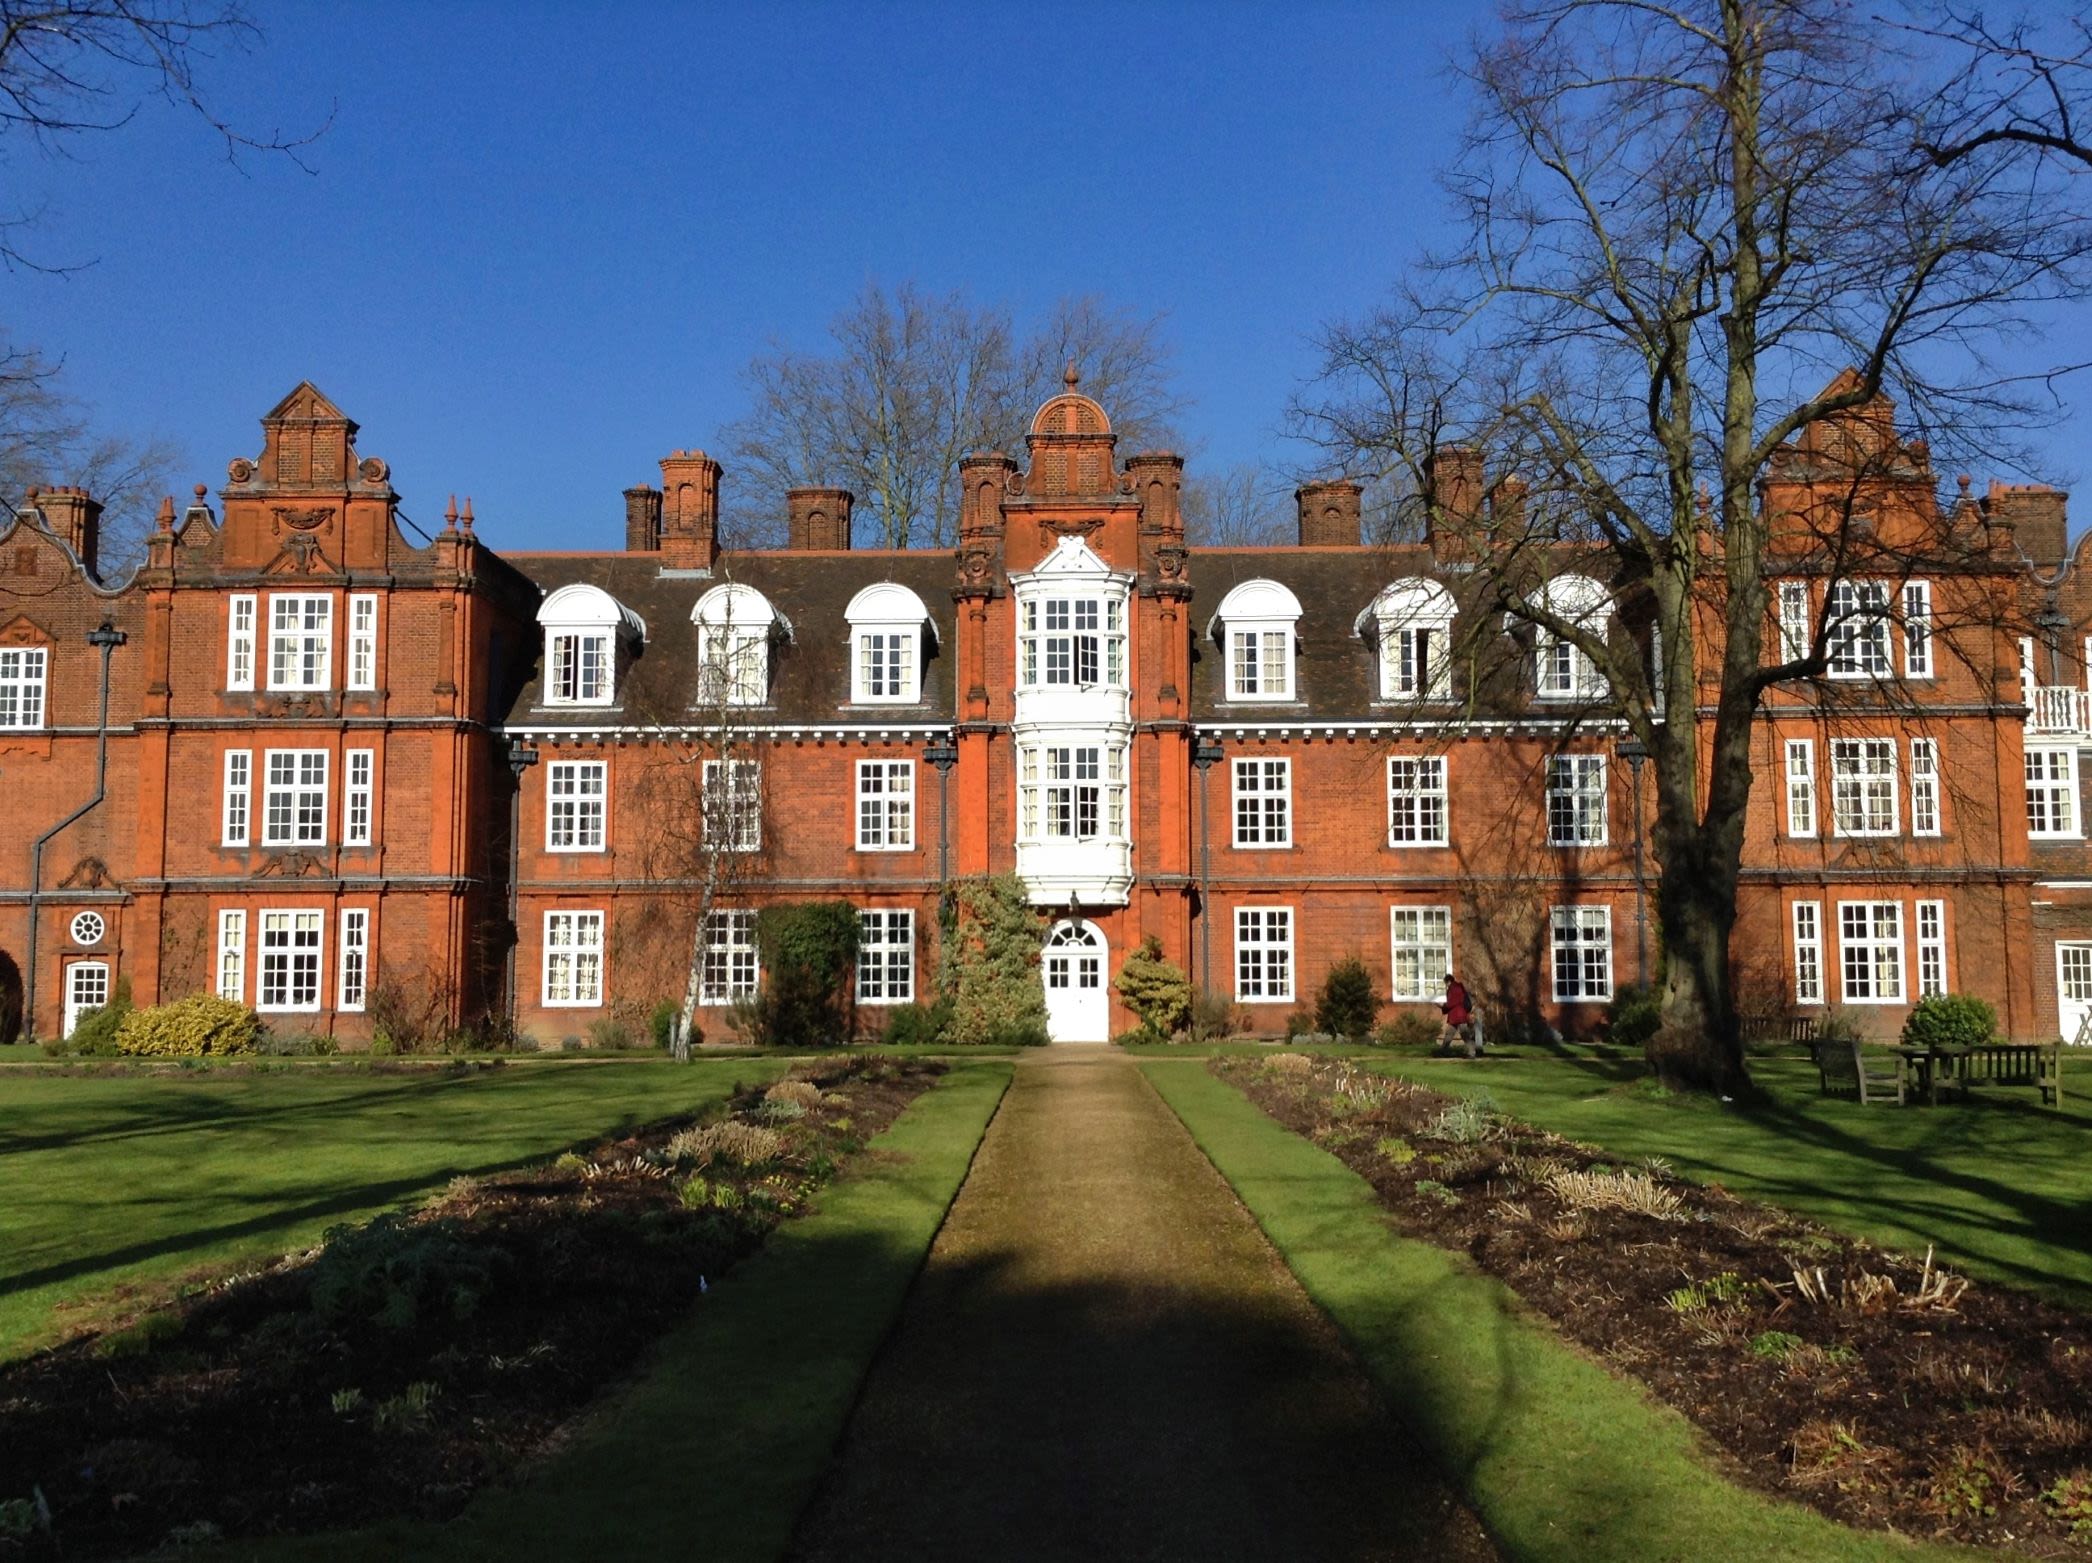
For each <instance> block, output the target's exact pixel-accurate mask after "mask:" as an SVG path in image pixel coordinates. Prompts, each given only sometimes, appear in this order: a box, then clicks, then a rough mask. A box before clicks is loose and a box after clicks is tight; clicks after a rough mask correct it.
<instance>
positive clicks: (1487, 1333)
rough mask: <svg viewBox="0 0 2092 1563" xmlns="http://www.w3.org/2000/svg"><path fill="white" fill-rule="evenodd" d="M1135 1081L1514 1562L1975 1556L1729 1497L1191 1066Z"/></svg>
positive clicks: (1555, 1340) (1657, 1423) (1478, 1281)
mask: <svg viewBox="0 0 2092 1563" xmlns="http://www.w3.org/2000/svg"><path fill="white" fill-rule="evenodd" d="M1142 1067H1143V1068H1144V1070H1145V1071H1146V1073H1147V1075H1148V1078H1149V1079H1150V1080H1151V1081H1153V1082H1154V1084H1155V1087H1156V1089H1157V1090H1158V1091H1159V1092H1160V1093H1161V1094H1162V1097H1163V1099H1164V1100H1165V1101H1167V1102H1168V1103H1169V1105H1170V1106H1171V1107H1172V1108H1174V1109H1175V1110H1176V1112H1177V1114H1178V1116H1179V1117H1181V1118H1182V1119H1183V1120H1184V1123H1185V1126H1186V1127H1187V1128H1189V1129H1190V1131H1191V1134H1192V1138H1193V1139H1195V1140H1197V1142H1198V1144H1199V1148H1200V1149H1201V1150H1203V1151H1204V1152H1205V1153H1206V1155H1207V1156H1208V1157H1209V1158H1210V1159H1211V1160H1212V1162H1213V1165H1214V1166H1215V1167H1217V1168H1218V1169H1219V1170H1220V1172H1221V1175H1222V1176H1223V1177H1225V1178H1226V1179H1227V1180H1228V1182H1229V1183H1230V1184H1231V1185H1232V1186H1233V1187H1234V1189H1235V1192H1236V1194H1237V1195H1239V1196H1240V1198H1241V1200H1242V1202H1243V1204H1244V1205H1246V1206H1248V1208H1249V1210H1250V1213H1251V1214H1252V1215H1254V1216H1255V1217H1256V1218H1257V1221H1258V1223H1259V1224H1260V1225H1261V1226H1262V1227H1263V1228H1264V1231H1265V1232H1266V1234H1268V1235H1269V1237H1270V1238H1271V1241H1272V1244H1273V1246H1275V1247H1276V1248H1277V1249H1278V1251H1279V1252H1280V1253H1281V1254H1282V1255H1283V1256H1284V1257H1285V1259H1286V1262H1287V1264H1289V1265H1290V1266H1291V1267H1292V1269H1293V1272H1294V1274H1295V1275H1297V1276H1298V1277H1299V1278H1300V1281H1301V1284H1302V1285H1303V1286H1304V1287H1306V1289H1307V1291H1308V1294H1309V1295H1310V1296H1312V1297H1313V1298H1314V1299H1315V1301H1316V1302H1317V1303H1319V1304H1320V1305H1321V1306H1322V1308H1323V1310H1324V1311H1325V1312H1327V1313H1328V1314H1329V1316H1330V1317H1331V1318H1332V1319H1334V1320H1335V1321H1336V1323H1337V1325H1338V1327H1339V1328H1340V1329H1342V1330H1343V1331H1344V1333H1345V1334H1346V1335H1347V1336H1348V1337H1349V1338H1350V1340H1351V1342H1352V1344H1353V1346H1354V1347H1355V1348H1356V1349H1357V1351H1358V1353H1359V1356H1360V1358H1361V1360H1362V1361H1364V1363H1365V1364H1366V1367H1367V1369H1368V1370H1369V1371H1370V1372H1371V1373H1372V1374H1373V1376H1374V1377H1375V1378H1376V1379H1378V1380H1379V1381H1380V1383H1381V1385H1382V1386H1383V1387H1384V1388H1385V1389H1386V1391H1387V1393H1388V1395H1389V1398H1390V1399H1391V1401H1392V1402H1393V1403H1394V1405H1395V1406H1396V1407H1397V1408H1398V1410H1399V1411H1400V1414H1401V1415H1402V1416H1403V1418H1404V1419H1405V1420H1406V1421H1408V1422H1409V1423H1410V1425H1411V1426H1412V1427H1413V1428H1414V1429H1415V1430H1416V1431H1417V1433H1418V1434H1419V1435H1420V1436H1421V1438H1422V1441H1423V1442H1424V1444H1425V1445H1426V1446H1427V1447H1429V1448H1431V1449H1432V1450H1433V1451H1434V1452H1435V1453H1436V1454H1437V1456H1438V1458H1439V1460H1440V1461H1441V1462H1442V1463H1443V1464H1444V1466H1445V1469H1446V1471H1447V1473H1448V1474H1449V1475H1450V1476H1451V1477H1452V1478H1453V1479H1454V1480H1455V1481H1457V1482H1458V1483H1459V1484H1460V1485H1461V1486H1462V1488H1464V1489H1465V1491H1466V1493H1467V1495H1468V1497H1469V1499H1470V1501H1471V1502H1472V1503H1473V1504H1474V1506H1475V1509H1476V1512H1477V1513H1479V1514H1480V1515H1481V1517H1482V1519H1483V1521H1484V1522H1485V1523H1486V1524H1487V1525H1488V1526H1489V1529H1490V1532H1491V1534H1492V1535H1493V1536H1494V1537H1495V1538H1496V1539H1497V1541H1498V1543H1499V1545H1500V1546H1501V1547H1502V1548H1503V1551H1504V1555H1505V1556H1506V1557H1507V1558H1513V1559H1517V1560H1520V1563H1675V1560H1677V1559H1683V1558H1752V1559H1760V1560H1764V1563H1773V1560H1779V1559H1796V1560H1799V1559H1809V1560H1813V1563H1889V1560H1915V1559H1920V1558H1923V1559H1945V1558H1950V1557H1957V1558H1958V1557H1975V1556H1981V1555H1984V1554H1977V1553H1972V1552H1967V1551H1963V1550H1961V1549H1952V1548H1943V1547H1926V1546H1923V1545H1920V1544H1918V1543H1914V1542H1910V1541H1905V1540H1902V1539H1899V1538H1896V1537H1893V1536H1887V1535H1881V1534H1872V1533H1864V1532H1859V1531H1852V1530H1846V1529H1844V1528H1842V1527H1840V1526H1838V1525H1836V1524H1834V1523H1832V1522H1831V1521H1830V1520H1827V1519H1825V1518H1823V1517H1822V1516H1820V1515H1817V1514H1814V1513H1812V1512H1810V1511H1808V1510H1806V1509H1803V1508H1801V1507H1799V1506H1797V1505H1794V1504H1790V1503H1785V1502H1781V1501H1779V1500H1778V1499H1774V1498H1769V1497H1767V1496H1765V1495H1764V1494H1761V1493H1758V1492H1754V1491H1751V1490H1749V1489H1747V1488H1744V1487H1742V1486H1739V1485H1737V1484H1735V1483H1733V1482H1731V1481H1729V1480H1728V1479H1726V1478H1725V1477H1724V1476H1722V1475H1721V1474H1720V1473H1719V1471H1718V1469H1717V1464H1716V1458H1715V1457H1714V1456H1712V1455H1711V1454H1710V1453H1709V1452H1708V1450H1707V1445H1706V1441H1705V1439H1704V1438H1703V1437H1702V1436H1701V1435H1700V1434H1699V1432H1698V1431H1697V1430H1696V1429H1695V1428H1694V1427H1693V1426H1692V1425H1691V1424H1690V1423H1688V1422H1687V1421H1686V1420H1685V1419H1684V1418H1683V1417H1681V1416H1679V1415H1678V1414H1677V1413H1676V1412H1674V1411H1670V1410H1668V1409H1666V1408H1664V1407H1662V1406H1659V1405H1657V1404H1655V1403H1654V1402H1653V1401H1651V1400H1650V1399H1649V1398H1648V1397H1647V1396H1646V1395H1645V1394H1644V1393H1643V1392H1642V1391H1641V1390H1640V1389H1639V1388H1638V1387H1637V1386H1635V1385H1632V1384H1630V1383H1628V1382H1626V1381H1624V1380H1621V1379H1618V1378H1615V1377H1613V1376H1612V1375H1611V1374H1609V1373H1608V1372H1606V1370H1605V1369H1604V1368H1602V1367H1600V1366H1598V1365H1597V1364H1596V1363H1594V1362H1592V1361H1591V1360H1590V1359H1589V1358H1587V1357H1585V1356H1583V1355H1582V1354H1581V1353H1579V1352H1577V1351H1576V1350H1574V1349H1572V1348H1571V1347H1569V1346H1568V1345H1566V1344H1564V1342H1563V1341H1562V1339H1561V1337H1560V1336H1558V1335H1556V1334H1555V1332H1554V1331H1553V1330H1552V1329H1551V1328H1549V1327H1548V1326H1547V1325H1546V1324H1545V1323H1544V1322H1543V1321H1540V1320H1537V1319H1535V1318H1534V1317H1533V1316H1532V1315H1531V1314H1530V1313H1529V1312H1528V1311H1527V1310H1526V1309H1524V1308H1523V1307H1522V1306H1521V1305H1520V1304H1519V1302H1518V1300H1517V1299H1516V1298H1515V1297H1514V1296H1513V1295H1512V1294H1511V1292H1510V1291H1509V1289H1508V1288H1506V1287H1505V1286H1503V1285H1502V1284H1501V1283H1500V1282H1498V1281H1496V1280H1495V1279H1493V1278H1491V1277H1489V1276H1486V1275H1483V1274H1481V1273H1479V1272H1478V1271H1477V1270H1476V1269H1475V1268H1474V1267H1473V1265H1472V1264H1471V1263H1469V1262H1468V1259H1467V1257H1466V1255H1464V1254H1454V1253H1448V1252H1446V1251H1445V1250H1443V1249H1439V1248H1435V1247H1432V1246H1431V1245H1429V1244H1427V1243H1422V1242H1418V1241H1415V1240H1413V1239H1408V1238H1404V1237H1401V1236H1398V1235H1397V1234H1396V1233H1395V1232H1394V1231H1393V1230H1392V1229H1391V1227H1390V1226H1389V1223H1388V1221H1387V1217H1386V1213H1385V1212H1384V1210H1383V1209H1382V1208H1381V1206H1380V1203H1379V1200H1378V1199H1377V1198H1376V1197H1375V1195H1374V1193H1373V1191H1372V1189H1371V1188H1370V1187H1369V1186H1368V1185H1367V1184H1366V1183H1365V1181H1364V1180H1363V1179H1361V1178H1360V1177H1358V1175H1357V1174H1356V1173H1354V1172H1352V1171H1351V1170H1350V1169H1349V1168H1348V1167H1346V1166H1345V1165H1344V1164H1343V1163H1342V1162H1340V1161H1338V1160H1337V1159H1336V1158H1335V1157H1334V1156H1331V1155H1329V1154H1328V1153H1327V1152H1326V1151H1323V1150H1322V1149H1320V1148H1319V1147H1317V1146H1315V1145H1313V1144H1312V1143H1310V1142H1309V1141H1307V1140H1305V1139H1302V1138H1301V1137H1300V1136H1298V1135H1295V1134H1293V1133H1291V1132H1289V1131H1288V1130H1286V1129H1283V1128H1281V1127H1280V1126H1279V1125H1278V1124H1277V1123H1275V1122H1273V1121H1272V1120H1271V1119H1270V1118H1268V1117H1266V1116H1265V1115H1264V1113H1263V1112H1262V1111H1261V1110H1260V1109H1258V1108H1257V1107H1256V1106H1254V1105H1253V1104H1251V1103H1250V1102H1249V1100H1248V1099H1247V1098H1245V1097H1243V1096H1242V1095H1241V1094H1240V1093H1239V1092H1237V1091H1236V1090H1235V1089H1234V1088H1233V1087H1232V1086H1230V1085H1228V1084H1226V1083H1225V1082H1223V1081H1221V1080H1219V1079H1216V1078H1215V1077H1214V1076H1213V1075H1211V1074H1209V1073H1208V1072H1207V1071H1206V1068H1205V1066H1204V1064H1203V1062H1201V1061H1197V1060H1193V1059H1185V1060H1182V1061H1167V1060H1162V1059H1150V1060H1145V1061H1144V1062H1143V1065H1142Z"/></svg>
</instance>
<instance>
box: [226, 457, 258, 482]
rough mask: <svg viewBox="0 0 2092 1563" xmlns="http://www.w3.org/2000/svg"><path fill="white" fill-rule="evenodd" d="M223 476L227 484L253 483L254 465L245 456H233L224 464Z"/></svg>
mask: <svg viewBox="0 0 2092 1563" xmlns="http://www.w3.org/2000/svg"><path fill="white" fill-rule="evenodd" d="M225 476H226V479H227V481H229V482H233V483H252V482H253V481H254V463H253V462H251V461H249V460H248V459H247V458H246V457H245V456H235V457H233V459H232V460H231V461H228V462H227V463H226V464H225Z"/></svg>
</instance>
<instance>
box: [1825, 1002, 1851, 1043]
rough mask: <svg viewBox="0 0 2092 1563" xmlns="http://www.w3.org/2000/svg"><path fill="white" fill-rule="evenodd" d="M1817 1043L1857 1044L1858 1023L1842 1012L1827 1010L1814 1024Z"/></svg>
mask: <svg viewBox="0 0 2092 1563" xmlns="http://www.w3.org/2000/svg"><path fill="white" fill-rule="evenodd" d="M1816 1040H1817V1041H1818V1042H1857V1041H1859V1040H1860V1028H1859V1024H1858V1022H1856V1021H1855V1020H1853V1018H1852V1017H1851V1016H1850V1015H1848V1014H1846V1013H1845V1012H1844V1011H1843V1010H1839V1009H1829V1010H1825V1011H1824V1012H1823V1017H1822V1018H1821V1019H1820V1020H1818V1021H1817V1022H1816Z"/></svg>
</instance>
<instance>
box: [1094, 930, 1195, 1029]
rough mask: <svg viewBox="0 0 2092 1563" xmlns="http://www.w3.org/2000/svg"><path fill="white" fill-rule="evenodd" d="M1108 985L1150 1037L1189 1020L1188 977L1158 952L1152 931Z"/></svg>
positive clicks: (1189, 990)
mask: <svg viewBox="0 0 2092 1563" xmlns="http://www.w3.org/2000/svg"><path fill="white" fill-rule="evenodd" d="M1111 985H1112V986H1113V987H1114V988H1116V989H1117V990H1118V993H1119V997H1120V998H1122V999H1124V1000H1125V1001H1126V1007H1127V1008H1128V1009H1130V1010H1132V1011H1133V1013H1134V1014H1135V1015H1137V1016H1139V1017H1140V1025H1141V1030H1142V1031H1144V1032H1146V1033H1147V1034H1148V1036H1149V1037H1150V1038H1161V1039H1167V1038H1170V1037H1173V1036H1175V1035H1176V1034H1177V1033H1178V1032H1180V1031H1182V1030H1183V1029H1184V1028H1185V1027H1186V1026H1187V1025H1189V1024H1190V1023H1191V979H1190V978H1189V977H1187V976H1185V975H1184V971H1183V968H1182V967H1180V966H1178V965H1177V963H1176V962H1175V961H1173V960H1170V959H1169V958H1168V957H1167V956H1165V955H1164V954H1163V953H1162V941H1161V940H1160V939H1158V938H1156V937H1155V936H1154V935H1153V934H1149V935H1148V936H1147V938H1145V939H1143V940H1141V943H1140V948H1139V949H1138V950H1135V951H1134V952H1133V953H1132V954H1131V955H1129V956H1127V957H1126V962H1125V964H1124V965H1123V966H1121V967H1120V968H1119V974H1118V976H1117V977H1115V978H1113V979H1112V984H1111Z"/></svg>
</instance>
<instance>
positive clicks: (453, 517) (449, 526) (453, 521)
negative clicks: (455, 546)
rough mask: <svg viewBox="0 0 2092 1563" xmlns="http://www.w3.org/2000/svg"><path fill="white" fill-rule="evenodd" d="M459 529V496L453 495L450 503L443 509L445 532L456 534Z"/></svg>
mask: <svg viewBox="0 0 2092 1563" xmlns="http://www.w3.org/2000/svg"><path fill="white" fill-rule="evenodd" d="M457 529H458V496H457V495H455V494H453V495H451V496H450V503H449V504H447V505H445V506H444V507H443V530H444V531H446V532H455V531H456V530H457Z"/></svg>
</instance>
